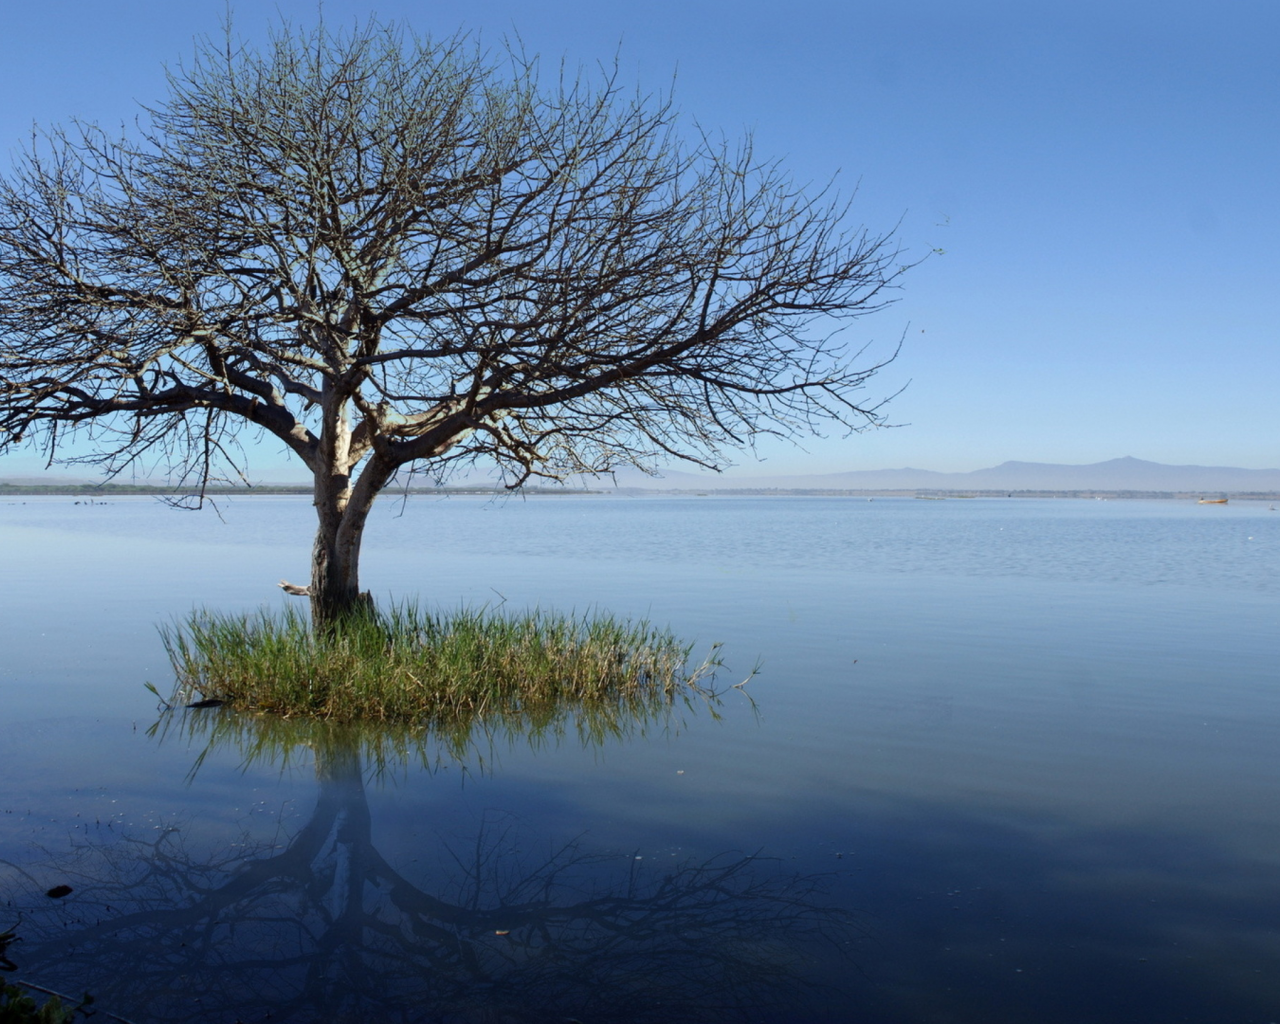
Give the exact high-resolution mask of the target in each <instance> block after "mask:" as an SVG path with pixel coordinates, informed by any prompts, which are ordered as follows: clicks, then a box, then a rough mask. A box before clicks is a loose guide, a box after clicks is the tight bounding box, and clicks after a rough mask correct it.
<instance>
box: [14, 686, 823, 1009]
mask: <svg viewBox="0 0 1280 1024" xmlns="http://www.w3.org/2000/svg"><path fill="white" fill-rule="evenodd" d="M168 725H169V728H170V729H173V728H175V727H176V728H177V730H178V731H179V732H180V733H181V734H182V735H183V736H184V737H185V738H187V739H188V740H196V741H199V742H204V743H205V744H206V746H205V749H204V752H203V753H202V754H201V755H200V758H201V759H202V758H203V757H204V756H205V755H206V754H207V753H208V752H209V749H210V747H211V746H213V747H216V746H221V745H225V744H236V745H238V747H239V749H240V750H241V752H242V754H243V755H244V756H246V757H248V758H271V759H275V760H282V759H284V758H287V757H289V756H293V757H295V758H296V757H297V756H298V754H299V752H300V751H301V750H302V749H303V748H304V747H306V748H308V749H310V750H311V751H312V754H313V756H314V762H315V771H316V776H317V780H318V794H317V797H316V803H315V807H314V809H313V810H312V811H311V813H310V814H309V815H308V816H307V817H306V818H305V821H304V823H303V824H302V825H301V826H300V827H298V828H296V830H293V831H291V832H290V833H289V834H287V835H286V834H282V835H280V836H279V837H276V838H275V839H274V840H262V839H257V840H254V839H251V838H250V837H248V836H247V835H246V836H242V837H241V838H240V841H239V842H238V843H237V844H234V845H233V846H232V847H231V848H230V849H227V850H223V851H221V852H215V853H208V852H204V851H200V850H196V849H192V848H190V846H189V844H188V841H187V840H186V838H185V837H184V835H183V832H182V831H181V829H180V828H179V827H178V826H177V825H171V826H170V827H166V828H162V829H160V830H158V831H157V832H155V833H154V834H153V835H151V836H148V837H145V838H144V837H143V836H140V835H126V836H124V837H123V838H121V839H119V840H117V841H115V842H111V843H102V842H97V841H95V842H90V843H83V844H80V845H77V846H75V847H74V848H73V849H72V850H71V852H70V853H69V854H65V855H58V856H56V857H54V858H52V863H51V864H50V865H48V867H50V868H54V867H56V870H57V872H58V873H59V877H61V878H64V879H65V880H66V881H67V882H68V883H69V884H70V885H71V886H72V887H73V888H74V890H75V892H74V894H73V896H72V897H70V898H68V899H67V900H65V901H62V902H54V901H50V900H49V899H47V898H45V897H42V895H41V890H40V887H39V886H38V885H37V884H36V881H35V878H34V877H33V875H32V874H29V873H27V872H26V871H24V870H22V869H20V868H16V867H13V866H11V867H12V868H13V872H14V877H15V878H18V879H19V880H20V884H19V886H18V887H19V888H20V889H23V890H24V891H23V892H21V893H20V894H13V895H12V896H11V904H10V905H11V906H12V907H15V908H20V910H21V913H22V919H23V920H22V926H21V933H22V935H23V938H24V940H25V941H24V942H23V944H22V946H21V948H20V949H19V954H20V960H21V963H20V966H21V969H22V971H23V972H24V974H23V976H24V977H27V978H29V979H30V980H33V981H37V982H39V983H41V984H45V985H48V986H50V987H52V988H59V987H64V986H65V987H66V988H68V989H72V990H75V991H83V990H85V989H88V990H90V991H93V992H94V993H95V994H96V995H97V996H98V1005H100V1006H104V1007H108V1008H110V1009H112V1010H114V1011H115V1012H117V1013H121V1014H124V1015H126V1016H130V1017H132V1018H134V1019H138V1020H147V1019H150V1020H165V1021H219V1022H231V1021H234V1020H240V1021H246V1022H247V1021H262V1020H268V1019H269V1020H272V1021H280V1020H289V1021H312V1020H325V1021H406V1022H407V1021H424V1022H425V1021H439V1022H450V1024H452V1022H459V1024H461V1022H512V1024H521V1022H538V1021H566V1020H579V1021H582V1022H593V1021H637V1022H639V1021H659V1020H662V1021H670V1020H673V1019H677V1020H688V1021H702V1020H733V1019H745V1018H746V1017H747V1016H748V1014H749V1013H750V1015H751V1016H752V1017H758V1016H759V1015H760V1011H761V1010H762V1009H765V1008H766V1007H768V1006H770V1005H774V1006H780V1007H781V1006H787V1005H792V1004H793V1003H794V1000H795V999H796V996H797V992H798V990H799V989H800V988H801V987H802V985H803V984H804V983H803V982H802V981H801V970H800V968H801V963H800V960H801V955H802V954H801V953H800V950H806V951H812V949H813V947H814V945H815V943H818V942H822V943H825V944H827V945H828V946H829V947H830V948H832V949H834V950H836V951H837V952H838V951H839V950H841V949H843V948H844V944H843V942H842V937H843V936H844V935H845V934H847V932H846V930H847V928H848V925H849V922H848V920H847V919H846V916H845V915H844V914H843V913H842V912H840V911H838V910H833V909H831V908H829V907H825V906H823V904H822V900H821V892H820V890H819V887H818V883H817V881H816V880H815V879H812V878H807V877H797V876H787V875H784V874H782V873H780V872H779V870H778V867H777V865H776V864H775V863H773V862H771V861H766V860H764V859H762V858H759V857H754V856H742V855H725V856H721V857H717V858H713V859H711V860H707V861H703V862H698V863H692V862H690V863H684V864H681V865H679V866H675V867H672V868H670V869H669V870H653V869H650V868H648V867H646V866H645V862H642V861H638V860H636V859H634V858H632V857H630V856H618V855H611V856H605V855H600V854H596V853H591V852H589V851H587V850H586V849H585V848H584V847H583V845H582V844H580V843H578V842H569V843H566V844H563V845H561V846H559V847H558V848H555V849H551V850H549V851H548V852H547V853H545V854H543V855H542V856H540V857H536V858H534V857H530V856H529V855H528V854H527V853H524V852H521V851H522V849H524V850H527V849H531V848H533V847H534V846H535V845H536V842H530V841H529V840H530V834H529V829H528V827H527V826H524V825H522V824H520V823H518V822H516V821H515V820H513V819H510V818H491V819H489V820H488V821H487V822H486V823H485V825H484V827H483V828H481V829H480V831H479V832H478V834H476V835H475V836H474V837H473V839H472V840H471V841H470V842H468V844H467V848H466V849H465V850H460V849H452V850H450V851H449V852H450V854H451V863H452V870H451V872H450V874H449V877H447V878H446V879H444V880H443V881H441V880H438V879H437V880H436V882H435V884H434V885H431V884H425V883H424V882H422V881H421V880H419V881H415V880H413V879H410V878H409V877H406V875H405V874H404V873H402V870H401V869H398V868H397V867H395V866H393V865H392V864H390V863H389V862H388V861H387V860H386V859H385V858H384V857H383V856H382V854H381V853H379V851H378V849H377V848H376V847H375V844H374V839H373V829H372V821H371V816H370V810H369V804H368V800H367V797H366V792H365V772H366V768H365V765H366V763H373V764H374V765H375V766H380V767H381V770H388V769H390V768H393V767H395V766H396V765H397V764H403V763H404V758H405V757H406V756H407V755H409V754H416V756H418V757H419V758H420V759H422V760H424V761H428V760H429V759H430V758H431V757H432V756H440V749H441V748H439V747H437V748H435V750H434V753H433V751H432V750H431V748H429V746H428V744H427V742H426V741H425V740H423V739H420V738H419V739H416V740H415V739H414V738H412V737H410V736H409V735H408V734H405V733H398V734H388V733H385V732H383V733H381V734H379V735H378V738H371V737H370V736H369V735H363V736H362V735H361V734H360V733H359V732H355V731H351V730H344V729H341V728H337V727H329V726H325V725H324V724H323V723H319V724H315V723H313V724H309V725H299V724H297V723H284V722H280V721H275V722H264V721H256V720H253V719H249V718H245V717H242V716H235V715H230V714H226V713H224V712H222V711H214V712H212V713H211V712H188V713H186V714H185V715H181V716H178V717H175V718H171V719H170V720H169V723H168ZM455 739H456V737H455ZM490 739H492V737H491V738H490ZM445 747H446V748H448V744H447V743H446V744H445ZM454 749H455V752H456V744H455V747H454ZM199 760H200V759H197V764H198V763H199Z"/></svg>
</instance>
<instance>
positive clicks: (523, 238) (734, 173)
mask: <svg viewBox="0 0 1280 1024" xmlns="http://www.w3.org/2000/svg"><path fill="white" fill-rule="evenodd" d="M677 120H678V119H677V115H676V111H675V109H674V107H673V105H672V102H671V99H670V97H669V96H663V95H648V94H644V93H637V92H631V91H628V90H626V89H625V88H623V86H622V85H621V84H620V83H619V81H618V77H617V72H616V70H614V71H611V70H609V69H607V68H605V69H603V70H600V71H596V72H582V73H579V74H571V73H567V72H566V71H564V70H563V69H560V70H559V71H558V72H557V73H554V74H540V72H539V67H538V62H537V61H536V60H532V59H526V58H525V57H524V56H523V55H522V54H521V53H520V52H519V51H518V50H513V49H510V48H508V49H503V50H499V51H497V52H496V53H490V52H486V51H485V50H483V49H481V48H480V47H479V46H477V45H476V44H475V43H473V42H472V41H470V40H468V39H467V38H465V37H454V38H450V39H445V40H432V39H428V38H419V37H415V36H412V35H410V34H408V33H406V32H404V31H403V30H401V29H399V28H397V27H396V26H394V25H382V24H379V23H377V22H370V23H368V24H367V25H365V26H364V27H362V28H357V29H354V30H351V31H348V32H345V33H339V34H334V33H332V32H330V31H329V30H328V29H326V28H324V27H323V26H322V27H319V28H316V29H314V30H297V29H291V28H288V27H284V28H281V29H280V30H278V31H277V33H276V34H275V36H274V37H273V38H272V40H271V42H270V44H269V45H268V46H267V47H266V48H265V49H263V50H261V51H259V50H254V49H252V48H249V47H247V46H241V45H239V44H236V43H234V42H233V40H232V38H231V36H230V33H228V36H227V39H226V40H225V41H211V40H206V41H204V42H203V43H200V44H198V46H197V49H196V52H195V56H194V58H193V59H192V60H191V61H190V62H188V63H187V64H186V65H183V66H180V67H178V68H176V69H174V70H172V71H171V72H170V75H169V95H168V98H167V99H166V100H164V101H163V102H162V103H159V104H158V105H156V106H153V107H149V108H145V109H144V111H143V113H142V115H141V116H140V118H139V121H138V124H137V127H136V128H135V129H134V130H132V131H130V132H126V133H125V134H123V135H122V136H120V137H116V136H113V135H111V134H109V133H107V132H106V131H104V130H102V129H100V128H98V127H96V126H94V125H88V124H78V123H76V124H72V125H70V126H69V127H66V128H63V129H56V130H52V131H48V132H46V133H44V134H42V135H39V136H37V137H36V138H35V139H34V141H33V142H32V144H31V146H30V147H29V149H28V150H27V151H26V153H25V154H24V155H23V156H22V157H21V158H20V159H19V161H18V162H17V163H16V165H15V166H14V168H13V169H12V171H11V172H10V173H9V174H8V175H7V176H6V177H4V178H3V179H0V452H2V451H4V450H7V449H9V448H11V447H13V446H15V445H18V444H20V443H27V444H31V445H35V446H38V447H41V448H42V450H44V451H45V452H46V453H47V454H48V455H49V457H50V458H57V457H59V456H60V455H62V454H64V451H65V442H66V441H67V439H68V438H69V437H71V436H74V435H83V436H86V437H87V439H88V441H89V447H88V449H87V450H88V451H89V452H90V454H88V455H85V454H84V450H85V449H83V448H81V449H79V450H78V451H77V452H76V453H73V457H74V458H77V459H79V460H81V461H84V460H86V459H87V460H91V461H94V462H96V463H98V464H100V465H101V466H103V467H104V468H105V469H106V471H107V472H110V473H115V472H119V471H120V470H121V469H124V468H125V467H128V466H130V465H133V464H135V463H137V462H138V461H139V460H143V461H144V462H146V463H147V464H148V468H149V469H151V470H154V469H155V468H156V467H159V468H160V469H162V470H163V472H165V473H166V474H167V475H169V476H170V478H171V479H175V480H176V479H181V480H183V481H184V482H186V483H188V484H192V485H200V486H203V485H204V484H205V483H207V482H209V481H210V480H212V479H220V478H225V477H226V475H227V474H228V473H229V472H230V473H232V474H234V473H239V472H240V471H241V470H242V468H243V457H242V452H241V449H240V446H239V444H238V439H239V438H241V437H242V436H244V435H243V432H244V431H245V430H246V428H247V429H249V430H251V431H259V432H265V433H266V434H268V435H270V436H271V437H273V438H275V439H276V440H278V441H279V442H280V443H281V444H282V445H284V446H285V447H287V448H288V449H289V450H290V451H291V452H292V453H293V454H294V455H296V456H297V458H299V459H300V460H301V461H302V462H303V463H304V464H305V465H306V467H307V468H308V470H309V471H310V472H311V474H312V475H313V477H314V479H315V496H316V507H317V512H318V516H319V529H318V533H317V539H316V549H315V558H314V560H313V572H312V581H311V587H310V591H311V596H312V601H313V611H316V612H317V613H318V614H328V613H330V612H332V611H334V610H335V609H339V608H341V607H343V606H348V605H350V603H351V602H352V601H354V600H356V598H357V596H358V555H359V546H360V538H361V535H362V531H363V529H364V524H365V519H366V517H367V514H368V511H369V508H370V506H371V504H372V502H373V499H374V498H375V497H376V495H377V494H378V492H379V491H381V490H382V489H383V488H384V487H386V486H387V484H388V483H389V482H390V481H391V480H392V479H393V478H394V477H395V476H396V474H397V473H398V472H400V471H402V470H405V469H410V468H415V469H422V470H425V471H426V472H428V473H429V474H431V475H433V476H435V477H437V478H439V477H441V476H442V475H443V474H445V473H447V472H448V470H449V469H450V468H451V467H452V466H454V465H456V464H458V463H460V462H474V461H476V460H482V461H484V462H488V463H493V464H496V465H497V466H498V467H499V468H500V469H501V471H502V473H503V474H504V478H505V479H506V480H507V482H508V483H509V484H510V485H512V486H518V485H520V484H521V483H523V482H525V481H526V480H528V479H529V478H530V477H533V476H550V477H563V476H564V475H566V474H576V473H601V472H607V471H609V470H611V469H613V468H614V467H617V466H620V465H625V464H633V465H638V466H640V467H642V468H648V467H651V466H653V465H655V464H657V463H659V462H662V461H670V460H672V459H680V460H687V461H691V462H695V463H698V464H701V465H704V466H710V467H718V466H719V465H720V460H721V458H722V456H723V453H724V452H725V451H726V450H727V449H730V448H734V447H738V446H742V445H749V444H750V443H751V442H752V441H753V439H755V438H758V437H759V436H760V435H761V434H777V435H783V436H790V437H794V436H802V435H804V434H807V433H809V432H811V431H813V430H815V429H820V428H822V427H823V426H824V425H830V424H832V423H834V424H837V425H843V427H845V428H848V429H860V428H863V427H865V426H868V425H873V424H875V423H877V422H879V417H880V412H879V403H878V402H875V401H872V402H869V403H868V402H865V401H863V400H862V399H861V393H862V391H863V389H864V385H865V384H866V382H867V381H868V379H869V378H870V377H871V376H872V375H873V374H874V373H875V372H876V371H877V370H878V369H879V368H880V366H881V365H883V363H879V364H877V363H874V362H870V363H860V362H859V360H861V359H862V357H863V353H862V351H861V350H860V349H856V348H855V349H849V348H847V347H846V345H845V344H844V342H842V341H841V339H840V336H839V328H840V327H841V325H842V322H843V321H846V320H848V319H850V318H855V317H859V316H863V315H865V314H867V313H870V312H874V311H876V310H878V309H880V308H882V307H883V306H884V305H885V303H886V301H887V295H888V292H887V289H888V288H890V287H892V286H893V285H894V284H895V282H896V279H897V277H898V275H899V274H900V273H901V272H902V269H903V268H902V267H901V265H900V263H899V259H898V254H897V252H896V251H895V248H894V245H893V241H892V235H891V233H890V234H874V233H869V232H868V231H866V230H864V229H862V228H859V227H853V226H851V221H850V219H849V216H848V209H847V204H845V203H844V202H843V201H842V200H840V199H839V198H837V197H834V196H832V195H829V194H828V193H827V192H826V191H825V190H824V191H820V192H818V193H817V194H816V195H809V194H807V193H806V192H805V191H804V190H803V189H802V188H800V187H799V186H797V185H796V184H795V183H794V182H793V180H792V179H791V177H790V176H789V175H788V174H787V172H786V171H785V170H784V168H783V167H782V166H781V165H780V164H778V163H776V162H771V161H768V160H762V159H760V158H759V157H757V155H756V154H755V152H754V150H753V148H752V145H751V142H750V140H749V139H746V140H744V141H741V142H737V143H732V142H727V141H717V140H715V139H714V138H712V137H711V136H709V135H708V134H706V133H702V132H697V131H693V132H682V131H681V130H680V126H679V125H678V124H677Z"/></svg>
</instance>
